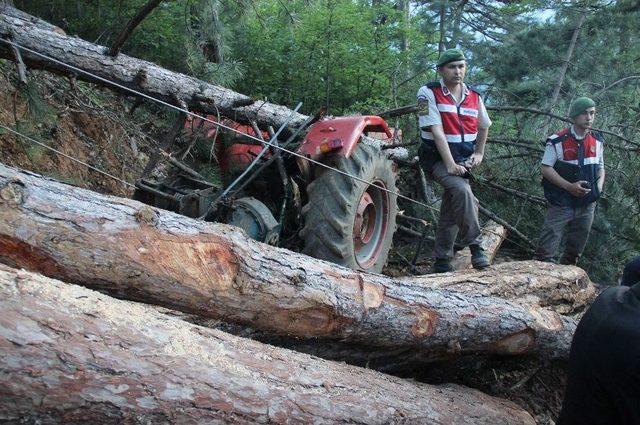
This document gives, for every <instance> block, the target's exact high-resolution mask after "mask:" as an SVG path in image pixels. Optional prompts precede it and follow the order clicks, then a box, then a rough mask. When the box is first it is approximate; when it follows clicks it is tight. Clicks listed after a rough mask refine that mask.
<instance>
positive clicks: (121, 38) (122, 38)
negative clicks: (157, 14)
mask: <svg viewBox="0 0 640 425" xmlns="http://www.w3.org/2000/svg"><path fill="white" fill-rule="evenodd" d="M162 1H163V0H149V2H147V4H146V5H145V6H144V7H143V8H142V9H140V11H139V12H138V13H136V15H135V16H134V17H133V18H131V20H130V21H129V23H127V26H125V27H124V29H123V30H122V32H120V34H118V37H117V38H116V41H114V43H113V45H111V48H110V49H109V53H108V55H109V56H117V55H118V53H120V49H122V46H123V45H124V43H125V42H126V41H127V39H128V38H129V36H130V35H131V33H132V32H133V30H135V29H136V27H137V26H138V25H139V24H140V22H142V21H143V20H144V18H146V17H147V15H148V14H149V13H151V12H152V11H153V9H155V8H156V7H157V6H158V5H159V4H160V3H162Z"/></svg>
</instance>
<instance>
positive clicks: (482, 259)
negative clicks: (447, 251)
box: [469, 244, 491, 269]
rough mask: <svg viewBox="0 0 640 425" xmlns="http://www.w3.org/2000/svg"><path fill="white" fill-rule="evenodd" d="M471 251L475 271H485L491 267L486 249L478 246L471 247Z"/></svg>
mask: <svg viewBox="0 0 640 425" xmlns="http://www.w3.org/2000/svg"><path fill="white" fill-rule="evenodd" d="M469 249H470V250H471V265H472V266H473V268H474V269H484V268H487V267H489V266H490V265H491V263H490V262H489V258H488V257H487V254H485V253H484V249H483V248H482V247H481V246H480V245H477V244H473V245H469Z"/></svg>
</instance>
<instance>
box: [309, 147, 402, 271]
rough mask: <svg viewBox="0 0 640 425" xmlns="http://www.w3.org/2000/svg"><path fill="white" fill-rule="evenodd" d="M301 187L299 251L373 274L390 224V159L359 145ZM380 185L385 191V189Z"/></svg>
mask: <svg viewBox="0 0 640 425" xmlns="http://www.w3.org/2000/svg"><path fill="white" fill-rule="evenodd" d="M327 163H328V165H331V166H332V167H333V168H335V169H337V170H340V171H342V172H344V173H346V174H349V175H351V176H355V177H358V178H359V179H361V180H364V181H366V182H369V183H368V184H367V183H364V182H362V181H359V180H356V179H353V178H351V177H348V176H346V175H344V174H341V173H339V172H337V171H334V170H326V169H325V170H324V171H321V173H320V176H319V177H317V178H316V179H315V180H314V181H313V182H311V184H310V185H309V186H308V187H307V194H308V199H309V200H308V203H307V204H306V205H305V206H304V207H303V209H302V214H303V217H304V227H303V228H302V230H301V232H300V235H301V237H302V239H303V240H304V250H303V252H304V253H305V254H307V255H310V256H312V257H316V258H320V259H323V260H328V261H331V262H334V263H337V264H341V265H344V266H347V267H350V268H352V269H357V270H364V271H368V272H374V273H379V272H380V271H381V270H382V267H384V265H385V263H386V261H387V257H388V255H389V249H390V248H391V242H392V239H393V233H394V231H395V227H396V213H397V202H396V195H394V194H393V193H390V192H394V193H395V192H396V183H395V182H396V177H395V173H394V172H393V168H392V165H393V163H392V162H391V160H389V159H388V158H387V157H386V156H385V155H384V153H383V152H382V151H381V150H380V149H379V148H377V147H375V146H370V145H366V144H363V143H360V144H359V145H358V147H357V148H356V149H355V150H354V151H353V153H352V155H351V156H350V157H349V158H345V157H343V156H335V157H333V158H331V159H330V160H329V161H328V162H327ZM385 189H386V190H385Z"/></svg>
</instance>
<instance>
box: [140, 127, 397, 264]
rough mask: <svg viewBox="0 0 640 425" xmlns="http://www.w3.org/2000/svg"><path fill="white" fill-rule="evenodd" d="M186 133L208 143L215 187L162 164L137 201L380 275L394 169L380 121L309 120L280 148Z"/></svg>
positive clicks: (249, 130) (240, 130)
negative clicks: (164, 171)
mask: <svg viewBox="0 0 640 425" xmlns="http://www.w3.org/2000/svg"><path fill="white" fill-rule="evenodd" d="M186 127H187V129H188V131H187V132H188V133H189V134H191V135H192V136H193V137H201V138H204V139H206V140H208V141H209V142H210V144H211V146H212V151H213V152H214V155H215V159H216V162H217V164H218V169H219V172H220V176H221V180H222V187H221V186H220V185H217V184H213V183H210V182H208V181H207V179H205V178H204V177H202V176H201V175H200V174H199V173H197V172H196V171H194V170H192V169H191V168H190V167H188V166H186V165H185V164H183V163H181V162H180V161H178V160H176V159H175V158H173V157H169V160H170V163H171V164H172V165H174V167H173V170H174V171H173V172H172V173H171V174H170V175H169V177H167V178H165V179H162V180H159V181H157V180H151V179H148V178H143V179H140V180H139V181H138V182H137V185H136V187H137V190H136V193H135V195H134V197H135V198H136V199H138V200H140V201H143V202H145V203H147V204H150V205H154V206H158V207H160V208H164V209H168V210H172V211H175V212H177V213H180V214H184V215H187V216H189V217H198V218H201V219H204V220H207V221H220V222H225V223H229V224H233V225H235V226H238V227H241V228H242V229H244V230H245V231H246V233H247V234H248V235H249V236H250V237H252V238H254V239H256V240H259V241H261V242H265V243H269V244H272V245H280V246H285V247H287V248H298V249H300V250H302V252H304V253H306V254H308V255H310V256H313V257H316V258H320V259H324V260H328V261H331V262H334V263H337V264H341V265H344V266H347V267H350V268H353V269H359V270H365V271H369V272H380V271H381V270H382V268H383V266H384V265H385V263H386V261H387V257H388V255H389V250H390V248H391V243H392V239H393V233H394V231H395V228H396V213H397V199H396V190H397V189H396V168H397V167H396V165H395V163H394V162H393V161H392V160H391V159H390V157H389V152H390V151H388V150H385V149H383V146H385V145H392V144H394V143H395V142H396V141H397V139H398V136H399V135H398V134H394V131H393V129H391V128H389V126H388V125H387V123H386V122H385V121H384V119H382V118H381V117H378V116H349V117H339V118H333V119H322V120H318V119H317V117H316V118H314V117H310V118H309V119H308V120H307V121H306V122H305V123H304V124H303V125H302V126H301V127H300V128H298V129H297V130H296V131H294V132H291V133H290V134H289V135H288V137H287V138H286V139H284V138H283V139H284V140H283V141H280V140H278V139H279V138H280V137H281V136H280V135H279V134H278V133H276V132H273V131H270V132H265V131H262V130H260V129H258V127H257V126H256V125H255V124H254V125H242V124H239V123H237V122H234V121H231V120H229V119H218V118H215V117H212V116H209V117H207V118H204V119H202V118H195V119H189V120H188V121H187V124H186ZM303 132H304V133H305V134H304V136H302V135H300V133H303Z"/></svg>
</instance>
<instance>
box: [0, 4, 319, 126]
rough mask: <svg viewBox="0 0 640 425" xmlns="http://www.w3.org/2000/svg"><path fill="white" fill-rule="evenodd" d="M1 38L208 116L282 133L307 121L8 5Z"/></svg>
mask: <svg viewBox="0 0 640 425" xmlns="http://www.w3.org/2000/svg"><path fill="white" fill-rule="evenodd" d="M0 37H2V38H3V39H9V40H11V41H12V42H14V43H16V44H19V45H20V46H24V47H26V48H28V49H31V50H34V51H36V52H38V53H41V54H44V55H46V56H49V57H52V58H54V59H56V60H57V61H59V62H62V63H63V64H67V65H72V66H74V67H76V68H78V69H80V70H82V71H87V72H89V73H90V74H92V75H95V76H97V77H100V78H102V79H104V80H107V81H110V82H114V83H117V84H119V85H121V86H123V87H126V88H129V89H133V90H136V91H139V92H142V93H144V94H146V95H148V96H151V97H154V98H157V99H160V100H162V101H164V102H167V103H170V104H172V105H175V106H182V107H184V106H187V107H188V108H189V109H190V110H194V111H198V112H203V113H210V114H218V113H221V114H222V115H225V116H227V117H229V118H232V119H235V120H237V121H249V120H254V121H256V122H257V123H258V125H259V126H260V127H261V128H268V126H273V127H274V128H278V127H280V125H282V124H284V123H285V122H288V127H289V128H295V127H297V126H299V125H300V124H301V123H302V122H304V120H305V119H306V118H307V117H306V116H304V115H302V114H299V113H296V112H294V111H292V110H291V109H289V108H286V107H284V106H280V105H276V104H273V103H269V102H265V101H256V100H254V99H252V98H250V97H249V96H246V95H243V94H240V93H237V92H234V91H233V90H229V89H226V88H224V87H220V86H217V85H215V84H210V83H207V82H205V81H202V80H199V79H197V78H193V77H190V76H188V75H185V74H180V73H177V72H172V71H169V70H167V69H164V68H161V67H159V66H157V65H155V64H153V63H151V62H147V61H144V60H140V59H136V58H133V57H130V56H127V55H124V54H119V55H118V56H116V57H112V56H109V55H108V54H107V52H108V50H109V49H108V48H107V47H104V46H99V45H96V44H93V43H89V42H87V41H84V40H81V39H79V38H75V37H68V36H66V35H65V34H64V33H62V31H60V30H59V29H56V27H53V26H52V25H50V24H48V23H46V22H44V21H42V20H39V19H37V18H35V17H31V16H30V15H28V14H26V13H24V12H20V11H17V10H16V9H14V8H12V7H10V6H0ZM21 54H22V58H23V59H24V62H25V63H26V64H27V65H28V66H30V67H33V68H42V69H46V70H49V71H54V72H59V73H62V74H67V75H69V74H70V75H75V76H76V77H78V78H80V79H83V80H86V81H90V82H95V83H97V84H100V85H103V86H107V87H109V88H111V89H114V90H116V91H123V92H125V93H127V94H131V93H129V92H126V91H125V90H123V89H122V88H119V87H116V86H114V85H112V84H108V83H105V81H101V80H99V79H97V78H95V77H92V76H90V75H87V74H85V73H82V72H78V71H74V70H72V69H70V68H68V67H66V66H64V65H62V64H60V63H58V62H54V61H51V60H49V59H45V58H43V57H41V56H38V55H36V54H34V53H31V52H28V51H27V50H24V49H21ZM0 57H3V58H5V59H9V60H14V59H15V57H14V53H13V52H12V50H11V45H9V44H7V43H5V42H3V41H0Z"/></svg>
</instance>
